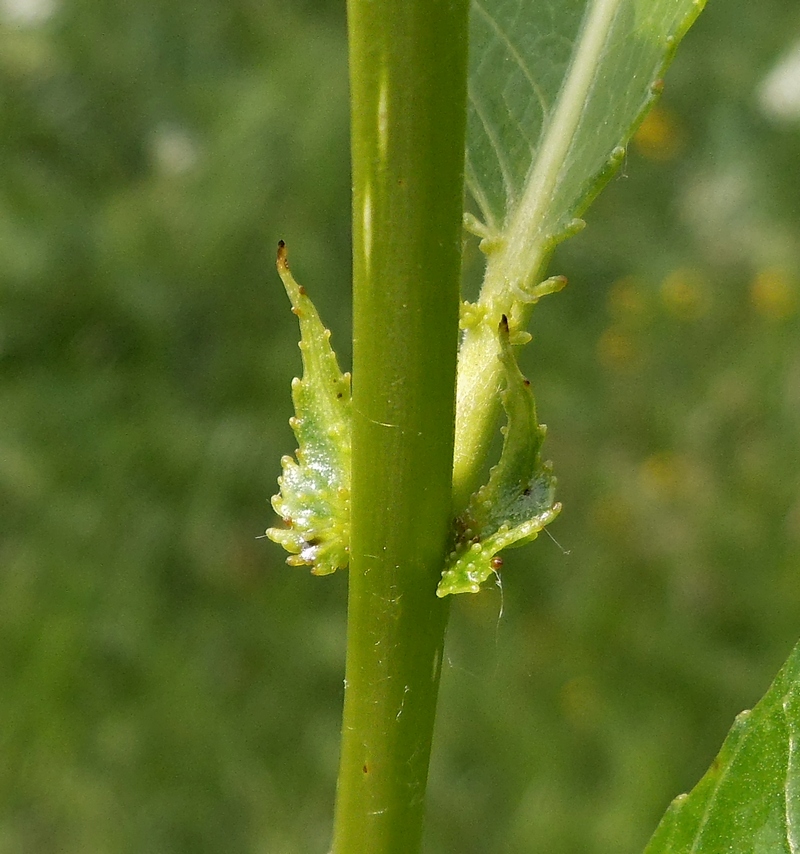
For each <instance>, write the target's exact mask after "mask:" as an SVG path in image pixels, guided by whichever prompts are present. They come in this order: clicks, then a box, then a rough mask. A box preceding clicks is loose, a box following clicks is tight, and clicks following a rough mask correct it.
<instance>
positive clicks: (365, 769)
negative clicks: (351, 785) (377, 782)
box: [362, 762, 369, 774]
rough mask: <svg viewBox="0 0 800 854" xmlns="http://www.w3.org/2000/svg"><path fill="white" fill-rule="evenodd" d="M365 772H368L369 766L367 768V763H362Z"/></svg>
mask: <svg viewBox="0 0 800 854" xmlns="http://www.w3.org/2000/svg"><path fill="white" fill-rule="evenodd" d="M362 770H363V771H364V773H365V774H369V768H367V763H366V762H365V763H364V768H363V769H362Z"/></svg>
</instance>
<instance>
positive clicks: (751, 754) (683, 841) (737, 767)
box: [645, 646, 800, 854]
mask: <svg viewBox="0 0 800 854" xmlns="http://www.w3.org/2000/svg"><path fill="white" fill-rule="evenodd" d="M727 851H730V852H737V854H738V852H742V854H744V852H763V854H794V852H797V851H800V646H797V647H795V649H794V651H793V652H792V654H791V655H790V656H789V660H788V661H787V662H786V664H785V665H784V666H783V668H782V669H781V671H780V673H779V674H778V676H777V678H776V679H775V681H774V682H773V683H772V685H771V687H770V688H769V690H768V691H767V693H766V694H765V695H764V697H763V698H762V699H761V701H760V702H759V703H758V705H757V706H756V707H755V708H754V709H753V710H752V711H745V712H742V713H741V714H740V715H739V716H738V717H737V718H736V721H735V723H734V725H733V727H732V728H731V731H730V733H729V734H728V737H727V738H726V739H725V743H724V744H723V745H722V749H721V750H720V752H719V755H718V756H717V758H716V759H715V760H714V762H713V763H712V765H711V768H710V769H709V770H708V771H707V772H706V774H705V776H704V777H703V779H702V780H700V782H699V783H698V784H697V786H695V788H694V789H693V790H692V791H691V792H690V793H689V794H688V795H680V796H678V797H677V798H676V799H675V800H674V801H673V802H672V804H671V806H670V807H669V809H668V810H667V812H666V814H665V815H664V818H663V819H662V820H661V823H660V824H659V826H658V829H657V830H656V832H655V834H654V836H653V838H652V839H651V840H650V844H649V845H648V846H647V849H646V851H645V854H721V852H727Z"/></svg>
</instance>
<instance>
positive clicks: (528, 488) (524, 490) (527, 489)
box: [522, 486, 531, 496]
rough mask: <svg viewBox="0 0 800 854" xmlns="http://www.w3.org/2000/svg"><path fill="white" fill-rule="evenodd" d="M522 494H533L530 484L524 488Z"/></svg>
mask: <svg viewBox="0 0 800 854" xmlns="http://www.w3.org/2000/svg"><path fill="white" fill-rule="evenodd" d="M522 494H523V495H525V496H528V495H530V494H531V488H530V487H529V486H526V487H525V489H523V490H522Z"/></svg>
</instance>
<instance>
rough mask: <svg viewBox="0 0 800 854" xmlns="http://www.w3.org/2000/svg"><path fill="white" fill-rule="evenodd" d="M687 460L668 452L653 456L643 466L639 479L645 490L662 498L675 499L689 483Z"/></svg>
mask: <svg viewBox="0 0 800 854" xmlns="http://www.w3.org/2000/svg"><path fill="white" fill-rule="evenodd" d="M687 468H688V463H687V462H686V460H685V459H684V458H683V457H681V456H679V455H677V454H673V453H670V452H667V451H663V452H661V453H657V454H652V455H651V456H649V457H648V458H647V459H646V460H644V462H643V463H642V464H641V466H640V468H639V478H640V480H641V483H642V486H643V488H644V489H645V490H646V491H647V492H650V493H655V494H656V495H659V496H661V497H662V498H674V497H676V496H677V495H678V494H679V493H680V492H681V490H682V489H683V485H684V484H685V483H686V481H687V475H688V471H687Z"/></svg>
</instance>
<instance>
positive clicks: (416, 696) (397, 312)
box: [333, 0, 468, 854]
mask: <svg viewBox="0 0 800 854" xmlns="http://www.w3.org/2000/svg"><path fill="white" fill-rule="evenodd" d="M467 12H468V2H467V0H404V2H401V3H398V2H397V0H349V3H348V18H349V35H350V82H351V103H352V154H353V247H354V248H353V261H354V265H353V266H354V269H353V277H354V284H353V303H354V320H353V464H352V503H351V553H350V570H349V609H348V638H347V669H346V689H345V704H344V722H343V729H342V752H341V764H340V773H339V783H338V795H337V805H336V818H335V824H334V843H333V852H334V854H414V852H416V851H418V850H419V845H420V839H421V833H422V819H423V812H424V796H425V787H426V782H427V774H428V763H429V757H430V747H431V740H432V733H433V724H434V718H435V711H436V698H437V693H438V683H439V674H440V670H441V662H442V649H443V644H444V629H445V624H446V621H447V604H446V602H443V601H442V600H440V599H437V597H436V595H435V589H436V584H437V582H438V580H439V577H440V574H441V571H442V567H443V563H444V558H445V555H446V550H447V548H448V537H449V531H450V522H451V515H450V514H451V501H452V493H451V489H452V462H453V432H454V418H455V416H454V401H455V370H456V347H457V337H458V331H457V330H458V304H459V276H460V255H461V212H462V207H463V161H464V133H465V120H466V119H465V117H466V73H467Z"/></svg>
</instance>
